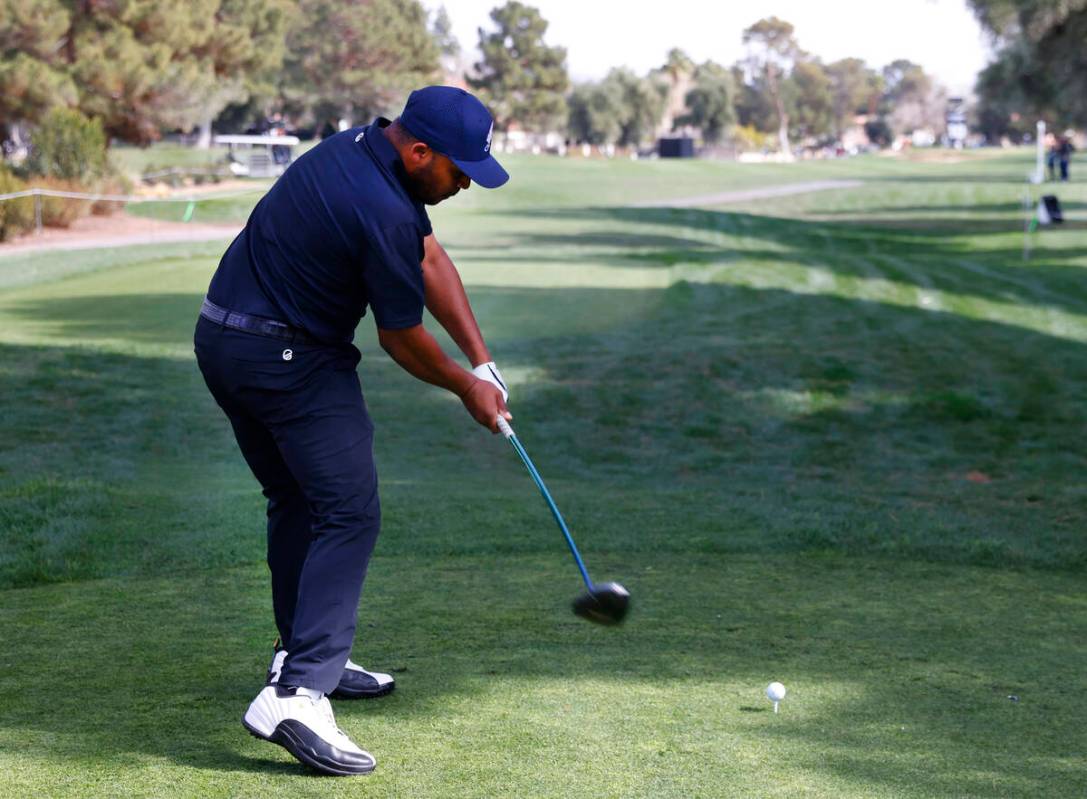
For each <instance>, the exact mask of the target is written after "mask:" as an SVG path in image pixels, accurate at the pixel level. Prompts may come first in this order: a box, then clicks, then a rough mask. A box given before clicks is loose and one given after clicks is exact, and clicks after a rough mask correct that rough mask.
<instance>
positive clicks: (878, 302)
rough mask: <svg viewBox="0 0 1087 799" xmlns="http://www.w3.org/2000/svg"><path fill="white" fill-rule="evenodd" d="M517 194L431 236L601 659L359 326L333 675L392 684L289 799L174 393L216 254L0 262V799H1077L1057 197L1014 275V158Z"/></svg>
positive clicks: (547, 188) (436, 403)
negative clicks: (346, 741) (833, 183)
mask: <svg viewBox="0 0 1087 799" xmlns="http://www.w3.org/2000/svg"><path fill="white" fill-rule="evenodd" d="M509 160H510V171H511V173H512V174H513V176H514V180H513V181H512V182H511V184H510V186H509V187H508V188H507V189H503V190H502V191H499V192H489V193H488V192H483V191H480V190H478V189H473V190H472V191H470V192H468V193H467V195H465V196H461V197H458V198H457V200H456V201H455V202H454V203H453V204H450V205H449V206H448V207H446V206H442V207H439V208H437V209H435V210H434V212H433V215H432V216H433V219H434V222H435V227H436V230H437V231H438V234H439V237H440V238H441V239H442V240H443V242H444V243H445V244H446V246H447V247H448V248H449V249H450V251H451V253H452V254H453V256H454V258H455V260H456V261H457V262H458V265H459V267H460V269H461V271H462V274H463V276H464V278H465V281H466V283H467V284H468V287H469V292H470V294H471V296H472V299H473V305H474V307H475V309H476V312H477V316H478V317H479V319H480V322H481V325H482V326H483V328H484V331H485V333H486V334H487V337H488V341H489V342H490V344H491V347H492V349H493V351H494V352H495V354H496V357H497V359H498V361H499V363H500V364H501V365H502V367H503V370H504V371H505V373H506V376H507V377H508V378H509V379H510V382H511V383H512V384H513V397H512V399H511V407H512V410H513V412H514V414H515V416H516V419H515V425H516V427H517V429H518V432H519V434H520V436H521V438H522V440H523V441H524V443H525V445H526V447H527V448H528V450H529V452H530V453H531V454H532V456H533V458H534V459H535V460H536V461H537V465H538V466H539V467H540V468H541V470H542V472H543V474H544V476H545V479H547V481H548V484H549V486H550V487H551V489H552V491H553V493H554V494H555V496H556V499H557V500H558V502H559V504H560V507H562V508H563V510H564V513H565V514H566V515H567V517H568V519H569V521H570V523H571V526H572V527H573V529H574V533H575V536H576V537H577V538H578V540H579V544H580V545H581V546H582V548H583V550H584V554H585V555H586V558H587V560H588V564H589V567H590V569H591V570H592V572H593V574H594V576H596V577H598V578H600V579H604V578H609V579H620V580H622V581H623V582H624V583H625V584H626V585H627V587H628V588H630V589H631V591H632V593H633V595H634V601H635V605H634V610H633V612H632V615H631V618H630V620H629V622H628V624H627V625H626V626H624V627H623V628H621V629H618V630H604V629H598V628H592V627H589V626H587V625H585V624H583V623H582V622H580V621H579V620H577V619H575V618H574V617H572V616H571V615H569V614H568V612H567V603H568V601H569V600H570V599H571V598H572V597H573V596H574V595H575V594H576V593H577V591H578V582H577V576H576V572H575V570H574V568H573V565H572V564H571V563H569V559H568V555H567V554H566V553H565V552H564V547H563V545H562V542H561V538H560V536H559V534H558V532H557V531H556V530H555V529H554V528H553V525H552V523H551V522H550V520H549V518H548V515H547V513H546V509H545V508H544V507H543V505H542V503H541V502H540V500H539V498H538V496H537V495H536V493H535V490H534V488H533V487H532V485H531V482H530V481H529V479H528V477H527V475H525V474H524V473H523V471H522V470H521V468H520V466H519V464H518V462H517V460H516V457H515V456H514V454H513V453H512V452H511V451H509V450H508V447H506V446H505V445H504V444H503V442H501V441H500V440H497V439H493V438H490V437H489V436H487V435H486V434H485V433H483V432H482V431H480V430H478V429H477V428H476V427H474V426H473V424H472V423H471V422H470V421H469V420H468V418H467V416H466V415H465V414H464V412H463V410H461V408H460V406H459V404H458V403H457V402H456V401H455V400H451V399H450V398H448V397H447V396H445V395H443V394H442V393H441V392H440V391H437V390H432V389H430V388H428V387H424V386H421V385H420V384H416V383H414V382H413V381H412V380H411V378H409V377H408V376H406V375H405V374H403V373H402V372H400V371H399V370H398V369H397V368H396V367H395V366H394V365H392V364H391V363H390V362H388V359H387V358H386V357H385V356H384V355H383V354H382V353H381V352H380V350H379V349H378V348H377V347H376V345H375V342H374V335H373V330H372V326H371V323H370V322H369V321H368V320H366V321H364V322H363V324H362V325H361V326H360V329H359V335H358V344H359V346H360V348H361V349H362V350H363V361H362V363H361V365H360V374H361V376H362V379H363V385H364V390H365V392H366V396H367V401H368V403H369V405H370V407H371V411H372V413H373V416H374V418H375V420H376V422H377V425H378V439H377V449H378V453H377V454H378V459H379V465H380V468H381V474H382V484H383V488H382V498H383V506H384V510H385V528H384V531H383V533H382V538H381V540H380V542H379V544H378V550H377V553H376V555H375V558H374V561H373V564H372V568H371V570H370V578H369V580H368V583H367V588H366V594H365V596H364V600H363V606H362V611H361V617H360V618H361V624H360V628H359V635H358V642H357V646H356V654H357V655H358V657H359V659H360V660H362V661H364V662H365V663H367V664H369V665H372V666H373V667H376V668H392V669H395V670H396V672H395V673H396V676H397V679H398V683H399V687H398V690H397V692H396V693H395V694H394V695H392V696H391V697H389V698H387V699H383V700H380V701H376V702H372V703H363V704H349V703H344V702H339V703H336V707H337V714H338V716H337V717H338V720H339V722H340V725H341V726H342V727H343V728H344V729H345V730H346V731H348V732H349V733H350V734H351V735H352V736H353V737H355V739H356V740H357V741H359V743H361V744H362V745H363V746H365V747H367V748H369V749H371V750H372V751H373V752H374V753H375V754H376V755H377V757H378V760H379V764H380V765H379V768H378V771H377V772H376V773H375V774H374V775H373V776H371V777H369V778H366V779H364V780H348V781H333V780H321V779H316V778H313V777H312V776H308V775H306V774H305V773H304V772H302V771H301V770H300V769H299V768H298V767H297V766H296V765H295V764H294V762H293V761H291V760H290V758H289V757H288V756H286V755H285V754H284V753H282V752H281V751H280V750H278V749H276V748H274V747H271V746H269V745H267V744H262V743H260V742H258V741H255V740H253V739H251V738H249V737H248V736H246V735H245V734H244V731H242V729H241V727H240V725H239V724H238V721H237V719H238V717H239V716H240V714H241V713H242V712H243V710H244V708H245V705H246V703H247V702H248V700H249V699H250V698H251V695H252V694H254V693H255V691H256V690H257V688H258V687H259V684H260V680H261V678H262V674H263V669H264V667H265V665H266V664H265V659H266V656H267V654H268V652H267V648H268V645H269V642H270V640H271V638H272V637H274V631H273V629H272V623H271V614H270V612H269V608H268V605H269V602H268V596H267V591H268V589H267V578H266V571H265V568H264V566H263V564H262V559H263V552H262V539H263V535H262V531H261V525H262V507H261V503H260V496H259V494H258V492H257V491H256V488H255V484H254V482H253V480H252V478H251V477H250V476H249V474H248V472H247V471H246V469H245V466H244V463H243V462H242V460H241V457H240V455H239V454H238V453H237V450H236V447H235V445H234V444H233V441H232V438H231V435H230V432H229V428H228V426H227V424H226V422H225V420H224V419H223V418H222V417H221V414H220V413H219V411H218V409H217V408H216V407H215V406H214V403H213V402H212V400H211V399H210V397H209V396H207V393H206V390H205V389H204V387H203V385H202V382H201V380H200V377H199V374H198V373H197V371H196V369H195V365H194V363H193V360H192V356H191V330H192V324H193V320H194V318H195V314H196V310H197V308H198V305H199V300H200V297H201V294H202V292H203V289H204V287H205V286H206V283H207V280H208V278H209V276H210V274H211V272H212V271H213V269H214V266H215V263H216V260H217V257H218V254H219V250H220V249H221V247H222V245H221V244H214V245H170V246H161V247H155V248H139V249H135V248H133V249H131V250H122V251H117V252H115V253H111V254H109V257H104V256H103V254H102V253H100V252H95V253H58V254H54V255H52V256H44V255H36V256H8V257H5V258H3V259H2V260H0V385H2V387H3V391H2V393H0V585H2V586H4V589H3V591H2V594H0V597H2V601H0V620H2V623H3V625H4V629H5V630H8V631H10V632H9V636H8V646H7V647H6V651H5V654H4V655H3V657H2V658H0V669H2V670H3V673H4V674H5V686H6V687H7V689H8V690H7V691H5V703H4V707H3V710H2V711H0V795H3V796H7V795H12V796H22V795H35V796H37V795H42V796H48V795H56V796H79V797H84V796H148V795H162V796H224V797H225V796H231V797H233V796H266V795H269V794H277V795H278V794H290V795H304V796H309V795H313V796H316V795H348V794H350V795H358V794H359V792H360V791H361V792H365V793H366V794H367V795H372V796H413V797H422V796H434V797H446V796H480V797H490V796H556V797H560V796H561V797H567V796H570V797H572V796H586V797H588V796H594V797H597V796H616V797H618V796H622V797H628V796H646V797H663V796H676V797H688V796H737V797H747V796H781V797H785V796H801V795H803V796H826V797H847V796H857V797H884V796H885V797H928V796H979V797H980V796H986V797H988V796H1001V797H1005V796H1007V797H1011V796H1023V797H1037V796H1043V795H1044V796H1074V795H1077V794H1078V793H1080V792H1082V784H1083V782H1082V775H1083V773H1084V769H1085V768H1087V761H1085V757H1084V753H1083V750H1082V746H1080V745H1079V744H1078V741H1079V740H1080V739H1081V737H1082V734H1081V726H1082V725H1081V720H1082V718H1083V716H1084V714H1085V712H1087V700H1084V699H1083V696H1084V689H1085V688H1087V685H1085V678H1084V673H1083V669H1082V663H1083V662H1084V658H1085V656H1087V621H1085V619H1087V616H1085V611H1087V592H1085V591H1084V582H1083V576H1084V572H1085V570H1087V541H1085V539H1084V534H1083V530H1084V522H1085V521H1087V519H1085V517H1087V513H1085V510H1084V508H1085V504H1084V499H1085V496H1084V494H1085V491H1084V489H1083V487H1082V481H1080V480H1078V479H1077V476H1078V475H1079V474H1081V473H1082V471H1083V469H1084V467H1085V465H1087V444H1085V443H1084V441H1083V437H1082V435H1080V432H1081V431H1082V430H1083V429H1084V423H1085V421H1087V419H1085V416H1087V411H1085V410H1084V407H1083V403H1082V397H1083V396H1084V394H1085V392H1087V366H1085V363H1087V361H1085V359H1084V354H1085V353H1084V346H1085V344H1087V289H1085V288H1084V283H1083V279H1082V278H1083V275H1084V268H1085V267H1087V222H1085V221H1084V220H1085V217H1087V213H1085V212H1087V189H1085V188H1084V187H1083V186H1082V185H1080V184H1071V185H1069V186H1062V187H1060V190H1059V194H1060V195H1061V198H1062V201H1063V202H1064V204H1065V206H1066V208H1067V212H1068V214H1069V222H1068V223H1067V224H1066V225H1065V226H1064V227H1063V228H1060V229H1050V230H1045V231H1042V232H1041V233H1039V234H1038V236H1037V237H1036V240H1035V242H1034V247H1033V252H1032V255H1031V258H1030V260H1029V261H1024V259H1023V248H1022V245H1023V242H1022V232H1021V231H1022V217H1021V212H1020V202H1021V199H1022V192H1023V183H1022V176H1023V175H1025V174H1026V172H1027V171H1028V170H1029V169H1030V162H1029V158H1028V156H1027V155H1026V154H1018V153H1013V154H1011V155H1008V156H1002V157H987V156H980V155H973V154H971V156H970V157H967V158H965V159H963V160H961V161H958V162H955V163H926V162H922V161H903V160H892V159H877V158H869V159H856V160H851V161H846V162H833V163H810V164H796V165H791V166H743V165H735V164H705V163H667V162H638V163H632V162H625V161H615V162H602V161H590V162H586V161H578V160H568V161H565V162H560V161H556V160H553V159H543V158H530V157H524V158H515V159H509ZM840 178H849V179H858V180H863V181H865V182H864V184H863V185H862V186H860V187H857V188H854V189H849V190H842V191H834V192H822V193H818V194H809V195H797V196H794V197H785V198H776V199H773V200H762V201H752V202H749V203H747V204H745V205H744V206H742V207H737V206H725V207H721V208H701V209H674V210H673V209H667V208H660V207H653V206H652V202H653V201H654V200H657V199H666V198H674V197H682V196H687V195H701V194H710V193H716V192H723V191H729V190H732V189H738V188H750V187H753V186H758V185H765V184H772V183H792V182H801V181H808V180H821V179H840ZM635 204H648V207H633V206H634V205H635ZM243 212H244V209H241V208H238V209H235V210H231V211H229V214H242V213H243ZM224 213H227V212H224ZM510 597H512V599H510ZM774 679H778V680H781V681H782V682H784V683H785V684H786V686H787V687H788V688H789V692H790V693H789V696H788V697H787V699H786V701H785V703H784V706H783V708H782V712H781V713H780V714H778V715H774V714H773V713H772V712H770V704H769V702H767V701H766V699H765V697H763V696H762V693H761V691H762V689H763V688H764V687H765V685H766V684H767V683H768V682H770V681H771V680H774ZM1010 696H1014V697H1017V698H1018V700H1017V701H1013V700H1011V699H1009V698H1008V697H1010Z"/></svg>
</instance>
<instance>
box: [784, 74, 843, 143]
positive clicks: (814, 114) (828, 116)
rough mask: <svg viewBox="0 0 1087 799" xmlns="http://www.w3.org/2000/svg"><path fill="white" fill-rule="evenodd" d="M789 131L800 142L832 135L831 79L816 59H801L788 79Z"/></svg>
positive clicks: (832, 100) (832, 103)
mask: <svg viewBox="0 0 1087 799" xmlns="http://www.w3.org/2000/svg"><path fill="white" fill-rule="evenodd" d="M787 96H788V102H789V120H790V125H789V132H790V134H791V135H792V136H795V137H796V138H799V139H825V138H826V137H827V136H829V135H832V134H833V133H834V96H833V92H832V90H831V80H830V76H829V75H828V74H827V72H826V69H825V68H824V67H823V65H822V64H821V63H820V62H818V61H815V60H807V59H800V60H798V61H797V62H796V63H795V64H794V65H793V71H792V74H791V75H789V78H788V91H787Z"/></svg>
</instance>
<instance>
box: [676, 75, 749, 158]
mask: <svg viewBox="0 0 1087 799" xmlns="http://www.w3.org/2000/svg"><path fill="white" fill-rule="evenodd" d="M735 95H736V86H735V84H734V83H733V79H732V73H731V72H730V71H729V70H728V69H726V68H725V67H723V66H721V65H720V64H717V63H715V62H713V61H707V62H705V63H704V64H702V65H700V66H699V67H698V69H697V70H696V71H695V74H694V88H693V89H691V90H690V91H689V92H687V96H686V98H685V102H686V105H687V108H688V109H689V110H688V112H687V114H686V115H684V116H682V117H680V118H679V120H677V121H678V122H680V123H681V124H684V125H694V126H695V127H697V128H699V129H700V130H701V131H702V139H703V141H705V142H707V143H708V144H716V143H717V142H719V141H721V139H722V138H724V136H725V133H726V132H727V131H728V129H729V128H730V127H731V126H732V125H733V124H735V122H736V108H735Z"/></svg>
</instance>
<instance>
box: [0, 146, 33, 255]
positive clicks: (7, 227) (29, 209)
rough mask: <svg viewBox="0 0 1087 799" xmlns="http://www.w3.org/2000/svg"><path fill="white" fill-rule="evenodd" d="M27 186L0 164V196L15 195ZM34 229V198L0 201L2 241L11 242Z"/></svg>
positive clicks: (0, 237) (0, 236) (0, 235)
mask: <svg viewBox="0 0 1087 799" xmlns="http://www.w3.org/2000/svg"><path fill="white" fill-rule="evenodd" d="M25 188H26V184H25V183H23V182H22V181H21V180H19V179H18V178H17V177H15V176H14V175H12V174H11V172H9V171H8V170H7V169H5V168H4V166H3V165H2V164H0V194H13V193H14V192H17V191H22V190H23V189H25ZM33 227H34V198H33V197H20V198H19V199H18V200H0V241H9V240H11V239H13V238H15V237H16V236H18V235H19V234H20V233H24V232H26V231H28V230H32V229H33Z"/></svg>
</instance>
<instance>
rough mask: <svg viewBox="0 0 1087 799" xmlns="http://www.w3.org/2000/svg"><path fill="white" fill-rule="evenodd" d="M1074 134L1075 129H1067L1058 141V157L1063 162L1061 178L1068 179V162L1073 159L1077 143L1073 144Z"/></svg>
mask: <svg viewBox="0 0 1087 799" xmlns="http://www.w3.org/2000/svg"><path fill="white" fill-rule="evenodd" d="M1074 135H1075V132H1074V131H1071V130H1066V131H1065V132H1064V135H1063V136H1061V138H1060V141H1058V142H1057V159H1058V160H1059V161H1060V164H1061V180H1064V181H1067V180H1068V162H1069V161H1071V160H1072V153H1073V151H1074V150H1075V149H1076V147H1075V145H1074V144H1072V136H1074Z"/></svg>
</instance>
